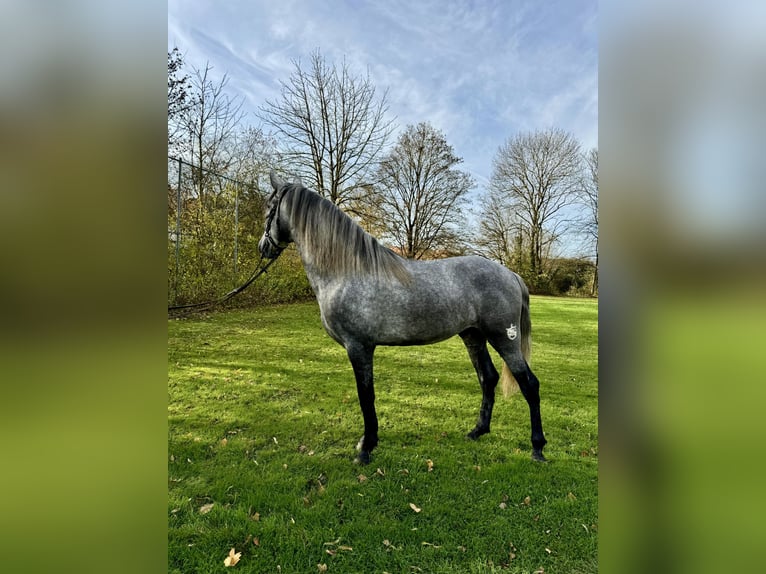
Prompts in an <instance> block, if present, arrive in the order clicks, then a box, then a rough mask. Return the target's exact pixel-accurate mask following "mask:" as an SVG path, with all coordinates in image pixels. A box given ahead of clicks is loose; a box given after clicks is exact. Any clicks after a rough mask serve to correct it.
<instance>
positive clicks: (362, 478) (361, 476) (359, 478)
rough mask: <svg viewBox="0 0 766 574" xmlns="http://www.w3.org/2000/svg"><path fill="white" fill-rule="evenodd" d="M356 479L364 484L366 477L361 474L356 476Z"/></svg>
mask: <svg viewBox="0 0 766 574" xmlns="http://www.w3.org/2000/svg"><path fill="white" fill-rule="evenodd" d="M356 479H357V480H358V481H359V482H364V481H365V480H367V477H366V476H364V475H363V474H360V475H359V476H357V477H356Z"/></svg>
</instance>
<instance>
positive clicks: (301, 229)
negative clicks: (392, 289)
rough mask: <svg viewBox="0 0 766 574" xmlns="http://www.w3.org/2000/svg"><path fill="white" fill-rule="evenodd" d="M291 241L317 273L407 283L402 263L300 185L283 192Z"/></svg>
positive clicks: (348, 218)
mask: <svg viewBox="0 0 766 574" xmlns="http://www.w3.org/2000/svg"><path fill="white" fill-rule="evenodd" d="M282 193H283V198H284V204H283V205H285V207H286V208H287V211H288V213H289V218H290V222H291V225H292V232H293V238H294V239H296V240H297V242H298V243H299V244H300V245H301V249H303V250H306V251H307V252H308V253H309V254H310V256H311V258H312V259H313V261H314V265H316V267H317V268H318V269H321V270H324V271H329V272H332V273H337V274H339V275H342V276H345V277H350V276H354V275H372V276H375V277H384V278H388V279H398V280H399V281H400V282H402V283H408V282H409V281H410V279H411V276H410V273H409V271H407V268H406V267H405V260H404V259H403V258H402V257H400V256H399V255H397V254H396V253H394V252H393V251H391V250H390V249H389V248H388V247H385V246H384V245H381V244H380V243H379V242H378V240H377V239H375V238H374V237H373V236H372V235H370V234H369V233H367V232H366V231H365V230H364V229H362V228H361V227H359V225H357V224H356V223H355V222H354V221H353V220H352V219H351V218H350V217H349V216H348V215H346V214H345V213H343V211H341V210H340V209H339V208H338V207H337V206H336V205H335V204H334V203H332V202H331V201H328V200H327V199H325V198H323V197H321V196H320V195H319V194H317V193H315V192H313V191H311V190H310V189H307V188H305V187H303V186H302V185H300V184H289V185H288V186H287V187H286V188H285V189H284V190H283V192H282Z"/></svg>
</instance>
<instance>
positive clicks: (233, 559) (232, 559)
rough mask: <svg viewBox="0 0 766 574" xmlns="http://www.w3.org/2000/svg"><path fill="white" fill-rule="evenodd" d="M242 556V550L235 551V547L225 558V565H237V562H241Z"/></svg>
mask: <svg viewBox="0 0 766 574" xmlns="http://www.w3.org/2000/svg"><path fill="white" fill-rule="evenodd" d="M241 556H242V553H241V552H237V553H235V552H234V548H232V549H231V550H229V555H228V556H227V557H226V558H224V560H223V565H224V566H236V565H237V562H239V559H240V557H241Z"/></svg>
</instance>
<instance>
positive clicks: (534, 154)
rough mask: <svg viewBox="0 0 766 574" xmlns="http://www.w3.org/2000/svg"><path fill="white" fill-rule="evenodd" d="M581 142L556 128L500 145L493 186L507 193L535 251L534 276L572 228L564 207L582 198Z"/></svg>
mask: <svg viewBox="0 0 766 574" xmlns="http://www.w3.org/2000/svg"><path fill="white" fill-rule="evenodd" d="M580 162H581V159H580V144H579V143H578V142H577V140H576V139H575V138H574V137H573V136H572V135H570V134H568V133H566V132H564V131H562V130H560V129H556V128H552V129H548V130H545V131H536V132H534V133H522V134H519V135H517V136H516V137H514V138H511V139H509V140H508V141H507V142H506V143H505V144H503V145H502V146H500V148H499V149H498V152H497V155H496V156H495V159H494V162H493V171H492V176H491V178H490V187H491V189H492V190H494V191H495V192H498V193H501V194H507V197H508V199H509V201H510V202H511V204H512V205H513V208H514V210H515V213H516V216H517V217H518V218H519V219H520V220H521V222H522V227H523V229H524V233H525V235H526V238H527V239H528V248H529V273H530V278H531V279H532V280H533V281H534V280H535V279H536V278H537V277H538V276H539V275H540V274H541V273H542V263H543V257H544V254H545V253H546V250H547V248H549V247H550V245H551V243H552V242H553V241H555V240H556V239H557V238H558V237H559V236H560V234H561V232H562V231H563V227H564V225H566V218H565V217H564V215H565V213H564V208H565V207H567V206H568V205H571V204H572V203H573V202H574V200H575V197H576V193H577V191H578V185H579V175H580V167H581V163H580Z"/></svg>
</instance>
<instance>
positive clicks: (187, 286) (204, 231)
mask: <svg viewBox="0 0 766 574" xmlns="http://www.w3.org/2000/svg"><path fill="white" fill-rule="evenodd" d="M261 206H262V199H261V195H260V193H259V192H258V189H257V185H256V184H255V183H254V182H243V181H239V180H237V179H234V178H232V177H229V176H227V175H223V174H220V173H216V172H214V171H212V170H210V169H206V168H204V167H200V166H197V165H194V164H192V163H189V162H187V161H186V160H183V159H181V158H177V157H173V156H168V304H172V305H175V304H180V303H188V302H191V301H193V300H195V299H203V298H205V297H214V296H215V295H217V294H220V293H221V292H225V291H227V290H229V289H231V288H232V287H233V286H235V284H236V283H237V281H239V280H240V279H241V276H242V275H243V274H247V273H249V271H250V267H251V264H252V262H253V255H254V254H253V249H252V247H253V241H254V239H255V237H257V236H258V235H259V229H258V226H259V225H262V224H261V222H260V217H259V215H260V213H261Z"/></svg>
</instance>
